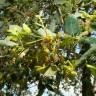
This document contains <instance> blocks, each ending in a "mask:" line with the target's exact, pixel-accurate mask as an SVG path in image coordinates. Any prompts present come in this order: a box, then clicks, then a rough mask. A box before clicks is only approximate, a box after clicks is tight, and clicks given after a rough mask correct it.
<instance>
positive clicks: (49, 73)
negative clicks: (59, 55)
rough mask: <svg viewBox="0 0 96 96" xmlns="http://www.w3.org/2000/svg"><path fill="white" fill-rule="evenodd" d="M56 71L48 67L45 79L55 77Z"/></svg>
mask: <svg viewBox="0 0 96 96" xmlns="http://www.w3.org/2000/svg"><path fill="white" fill-rule="evenodd" d="M56 72H57V70H54V69H53V68H52V67H49V68H48V70H47V71H46V72H45V73H44V76H46V77H52V76H54V75H56Z"/></svg>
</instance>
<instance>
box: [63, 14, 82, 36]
mask: <svg viewBox="0 0 96 96" xmlns="http://www.w3.org/2000/svg"><path fill="white" fill-rule="evenodd" d="M64 28H65V32H66V33H67V34H69V35H72V36H76V35H79V34H80V32H81V28H80V26H79V22H78V20H77V18H76V17H75V16H74V15H69V16H68V17H67V18H66V19H65V22H64Z"/></svg>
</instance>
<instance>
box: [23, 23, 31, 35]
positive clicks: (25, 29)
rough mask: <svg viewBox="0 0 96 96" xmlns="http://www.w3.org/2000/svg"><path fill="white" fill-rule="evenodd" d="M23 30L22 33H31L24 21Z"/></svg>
mask: <svg viewBox="0 0 96 96" xmlns="http://www.w3.org/2000/svg"><path fill="white" fill-rule="evenodd" d="M23 30H24V31H25V32H24V33H27V34H30V33H31V29H30V28H29V26H28V25H26V24H25V23H24V24H23Z"/></svg>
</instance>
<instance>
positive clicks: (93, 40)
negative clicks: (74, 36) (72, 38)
mask: <svg viewBox="0 0 96 96" xmlns="http://www.w3.org/2000/svg"><path fill="white" fill-rule="evenodd" d="M80 42H88V43H91V44H95V43H96V38H95V37H81V38H80Z"/></svg>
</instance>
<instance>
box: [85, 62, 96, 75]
mask: <svg viewBox="0 0 96 96" xmlns="http://www.w3.org/2000/svg"><path fill="white" fill-rule="evenodd" d="M86 66H87V67H88V68H89V69H90V70H91V73H92V75H94V76H96V67H95V66H93V65H89V64H87V65H86Z"/></svg>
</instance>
